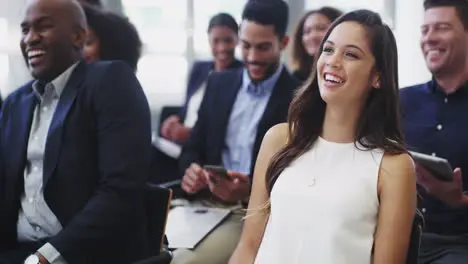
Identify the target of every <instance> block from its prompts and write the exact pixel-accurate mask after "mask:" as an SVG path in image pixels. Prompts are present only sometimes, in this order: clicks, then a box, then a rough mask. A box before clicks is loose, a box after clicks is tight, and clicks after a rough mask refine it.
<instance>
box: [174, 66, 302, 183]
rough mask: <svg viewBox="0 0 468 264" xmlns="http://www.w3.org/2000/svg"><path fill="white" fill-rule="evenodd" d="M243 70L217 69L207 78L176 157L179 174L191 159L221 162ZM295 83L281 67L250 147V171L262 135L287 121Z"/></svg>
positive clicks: (192, 160)
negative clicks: (195, 117)
mask: <svg viewBox="0 0 468 264" xmlns="http://www.w3.org/2000/svg"><path fill="white" fill-rule="evenodd" d="M243 70H244V68H239V69H233V70H229V71H225V72H217V73H213V74H212V75H211V76H210V78H208V81H207V86H206V91H205V96H204V98H203V101H202V103H201V106H200V110H199V113H198V120H197V122H196V124H195V126H194V128H193V129H192V133H191V135H190V139H189V140H188V142H187V143H186V144H185V145H184V147H183V150H182V154H181V156H180V158H179V160H180V161H179V162H180V163H179V164H180V169H181V173H182V175H183V173H184V172H185V169H186V168H188V167H189V166H190V164H191V163H192V162H196V163H198V164H200V165H219V164H222V158H221V153H222V151H223V149H224V146H225V138H226V133H227V127H228V122H229V117H230V115H231V111H232V108H233V106H234V102H235V101H236V96H237V93H238V91H239V89H240V88H241V85H242V72H243ZM298 85H299V83H298V81H297V80H296V79H295V78H293V77H292V76H291V74H290V73H289V72H288V70H287V69H286V68H285V67H284V68H283V71H282V72H281V75H280V77H279V78H278V80H277V82H276V85H275V87H274V89H273V92H272V94H271V97H270V100H269V101H268V103H267V106H266V108H265V112H264V113H263V116H262V118H261V119H260V122H259V124H258V129H257V135H256V136H255V143H254V147H253V150H252V153H253V155H252V168H251V175H253V169H254V164H255V162H256V160H257V154H258V151H259V150H260V145H261V143H262V140H263V136H264V135H265V133H266V132H267V131H268V129H270V128H271V127H272V126H274V125H276V124H279V123H283V122H286V119H287V113H288V108H289V104H290V102H291V100H292V98H293V96H294V93H295V90H296V88H297V87H298Z"/></svg>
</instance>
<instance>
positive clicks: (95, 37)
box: [83, 4, 142, 71]
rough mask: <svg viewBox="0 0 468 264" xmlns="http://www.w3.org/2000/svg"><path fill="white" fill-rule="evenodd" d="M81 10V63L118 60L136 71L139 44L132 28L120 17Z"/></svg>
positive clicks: (94, 10)
mask: <svg viewBox="0 0 468 264" xmlns="http://www.w3.org/2000/svg"><path fill="white" fill-rule="evenodd" d="M83 8H84V11H85V14H86V19H87V21H88V39H87V41H86V45H85V48H84V56H85V59H86V60H87V61H88V62H91V61H95V60H121V61H125V62H126V63H127V64H128V65H130V67H132V69H133V70H134V71H136V69H137V65H138V61H139V59H140V56H141V49H142V43H141V39H140V36H139V35H138V31H137V30H136V28H135V26H134V25H133V24H132V23H131V22H130V21H129V20H128V18H126V17H123V16H121V15H118V14H115V13H112V12H108V11H104V10H101V9H97V8H95V7H93V6H90V5H86V4H84V5H83Z"/></svg>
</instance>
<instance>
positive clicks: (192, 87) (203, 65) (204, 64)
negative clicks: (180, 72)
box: [179, 59, 242, 120]
mask: <svg viewBox="0 0 468 264" xmlns="http://www.w3.org/2000/svg"><path fill="white" fill-rule="evenodd" d="M240 67H242V62H241V61H238V60H236V59H235V60H234V61H233V62H232V64H231V65H230V66H229V69H235V68H240ZM213 68H214V61H197V62H195V63H194V64H193V66H192V71H191V72H190V75H189V78H188V83H187V94H186V95H185V103H184V105H183V106H182V109H181V110H180V112H179V117H180V120H184V119H185V116H186V114H187V107H188V103H189V101H190V98H191V97H192V95H193V94H194V93H195V92H196V91H197V90H198V89H199V88H200V86H201V85H202V83H203V82H204V81H205V80H206V78H208V75H209V74H210V72H211V71H212V70H213Z"/></svg>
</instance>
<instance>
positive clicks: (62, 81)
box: [32, 62, 79, 100]
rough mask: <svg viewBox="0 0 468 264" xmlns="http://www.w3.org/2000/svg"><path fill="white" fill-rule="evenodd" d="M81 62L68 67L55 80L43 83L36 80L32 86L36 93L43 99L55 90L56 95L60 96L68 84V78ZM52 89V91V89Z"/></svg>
mask: <svg viewBox="0 0 468 264" xmlns="http://www.w3.org/2000/svg"><path fill="white" fill-rule="evenodd" d="M78 63H79V62H77V63H75V64H73V65H72V66H70V67H69V68H68V69H66V70H65V71H64V72H63V73H62V74H60V75H59V76H57V78H55V79H54V80H53V81H51V82H50V83H46V84H43V83H41V82H40V81H39V80H36V81H34V83H33V85H32V87H33V91H34V93H35V94H36V96H37V97H38V98H39V99H40V100H42V99H43V97H44V94H45V93H49V92H53V93H54V96H57V97H60V95H61V94H62V91H63V89H65V86H66V85H67V82H68V80H69V79H70V76H71V74H72V72H73V70H74V69H75V68H76V66H77V65H78ZM50 90H52V91H50Z"/></svg>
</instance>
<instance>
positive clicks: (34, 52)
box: [28, 50, 45, 58]
mask: <svg viewBox="0 0 468 264" xmlns="http://www.w3.org/2000/svg"><path fill="white" fill-rule="evenodd" d="M44 54H45V51H43V50H30V51H28V57H29V58H34V57H37V56H41V55H44Z"/></svg>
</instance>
